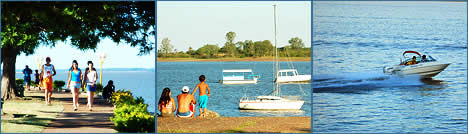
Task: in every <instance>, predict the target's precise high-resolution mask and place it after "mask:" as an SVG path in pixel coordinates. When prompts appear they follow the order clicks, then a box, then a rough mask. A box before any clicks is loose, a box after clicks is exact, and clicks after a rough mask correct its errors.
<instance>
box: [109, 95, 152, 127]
mask: <svg viewBox="0 0 468 134" xmlns="http://www.w3.org/2000/svg"><path fill="white" fill-rule="evenodd" d="M111 99H112V102H113V103H114V105H115V106H116V108H115V109H114V117H111V118H110V119H111V121H113V122H114V125H115V129H116V130H117V131H119V132H154V129H155V118H154V117H155V116H154V114H153V115H152V114H149V113H148V109H147V107H148V105H147V104H145V103H144V102H145V99H143V97H137V98H136V99H134V98H133V95H132V93H131V92H130V91H129V90H128V91H126V90H124V89H120V90H117V92H115V93H113V94H112V97H111Z"/></svg>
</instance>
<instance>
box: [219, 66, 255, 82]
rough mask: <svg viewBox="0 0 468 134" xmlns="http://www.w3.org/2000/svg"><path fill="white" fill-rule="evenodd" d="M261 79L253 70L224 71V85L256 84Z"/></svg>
mask: <svg viewBox="0 0 468 134" xmlns="http://www.w3.org/2000/svg"><path fill="white" fill-rule="evenodd" d="M258 78H260V76H259V75H255V74H254V73H253V72H252V69H229V70H223V81H222V83H223V84H256V83H257V81H258Z"/></svg>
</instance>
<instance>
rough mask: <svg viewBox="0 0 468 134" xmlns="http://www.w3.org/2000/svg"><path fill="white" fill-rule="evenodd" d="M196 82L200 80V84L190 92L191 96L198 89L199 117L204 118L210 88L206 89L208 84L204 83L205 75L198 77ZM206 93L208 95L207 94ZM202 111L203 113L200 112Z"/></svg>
mask: <svg viewBox="0 0 468 134" xmlns="http://www.w3.org/2000/svg"><path fill="white" fill-rule="evenodd" d="M198 80H200V83H198V84H197V86H195V89H194V90H193V92H192V96H193V95H194V94H195V92H197V89H198V88H200V94H199V96H198V106H199V108H200V116H203V117H204V116H206V105H207V104H208V97H210V93H211V91H210V87H208V84H206V83H205V81H206V79H205V75H200V77H198ZM207 92H208V93H207ZM202 109H203V112H202Z"/></svg>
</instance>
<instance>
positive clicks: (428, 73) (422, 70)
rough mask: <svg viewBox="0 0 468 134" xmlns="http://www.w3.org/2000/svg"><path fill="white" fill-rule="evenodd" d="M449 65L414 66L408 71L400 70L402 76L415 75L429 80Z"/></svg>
mask: <svg viewBox="0 0 468 134" xmlns="http://www.w3.org/2000/svg"><path fill="white" fill-rule="evenodd" d="M448 65H450V64H434V65H427V66H415V67H412V68H409V69H404V70H402V72H401V73H402V74H403V75H413V74H417V75H420V76H421V77H423V78H431V77H434V76H436V75H437V74H439V73H440V72H442V71H444V70H445V68H447V66H448Z"/></svg>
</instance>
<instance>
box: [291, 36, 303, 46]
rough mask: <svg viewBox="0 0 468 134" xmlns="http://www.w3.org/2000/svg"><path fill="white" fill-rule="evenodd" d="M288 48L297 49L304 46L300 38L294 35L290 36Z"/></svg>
mask: <svg viewBox="0 0 468 134" xmlns="http://www.w3.org/2000/svg"><path fill="white" fill-rule="evenodd" d="M288 42H289V44H291V45H290V48H291V49H299V48H304V43H302V39H301V38H299V37H294V38H291V39H290V40H289V41H288Z"/></svg>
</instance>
